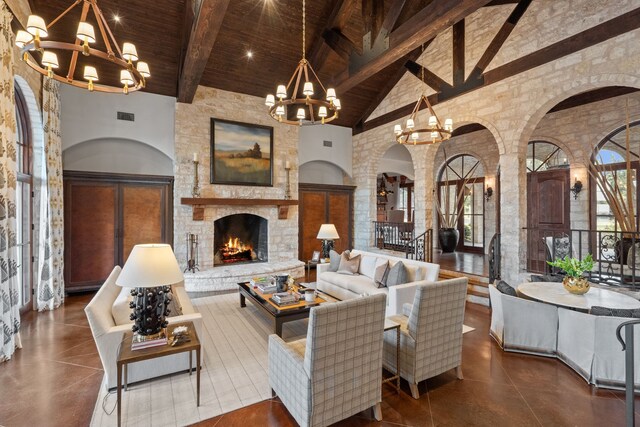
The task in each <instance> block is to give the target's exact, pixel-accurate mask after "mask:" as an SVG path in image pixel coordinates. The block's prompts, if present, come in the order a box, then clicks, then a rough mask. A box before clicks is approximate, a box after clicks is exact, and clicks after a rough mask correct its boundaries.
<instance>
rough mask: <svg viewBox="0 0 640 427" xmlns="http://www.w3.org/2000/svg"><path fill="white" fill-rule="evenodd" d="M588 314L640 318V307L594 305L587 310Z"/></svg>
mask: <svg viewBox="0 0 640 427" xmlns="http://www.w3.org/2000/svg"><path fill="white" fill-rule="evenodd" d="M589 314H593V315H594V316H612V317H633V318H640V308H636V309H630V308H608V307H601V306H598V305H594V306H593V307H591V309H590V310H589Z"/></svg>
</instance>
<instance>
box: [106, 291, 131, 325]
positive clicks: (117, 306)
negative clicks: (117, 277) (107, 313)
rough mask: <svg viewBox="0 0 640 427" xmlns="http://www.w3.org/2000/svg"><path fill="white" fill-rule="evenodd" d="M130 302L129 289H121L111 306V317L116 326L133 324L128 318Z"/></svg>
mask: <svg viewBox="0 0 640 427" xmlns="http://www.w3.org/2000/svg"><path fill="white" fill-rule="evenodd" d="M131 301H133V297H132V296H131V288H122V289H121V290H120V293H119V294H118V296H117V297H116V299H115V300H114V301H113V305H112V306H111V315H112V316H113V321H114V323H115V324H116V325H126V324H127V323H133V320H131V318H130V317H129V316H131V313H132V311H131V307H130V306H129V303H130V302H131Z"/></svg>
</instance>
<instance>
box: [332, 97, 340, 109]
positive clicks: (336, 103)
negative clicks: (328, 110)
mask: <svg viewBox="0 0 640 427" xmlns="http://www.w3.org/2000/svg"><path fill="white" fill-rule="evenodd" d="M333 106H334V107H336V110H340V109H341V108H342V104H341V103H340V100H339V99H338V98H336V99H334V100H333Z"/></svg>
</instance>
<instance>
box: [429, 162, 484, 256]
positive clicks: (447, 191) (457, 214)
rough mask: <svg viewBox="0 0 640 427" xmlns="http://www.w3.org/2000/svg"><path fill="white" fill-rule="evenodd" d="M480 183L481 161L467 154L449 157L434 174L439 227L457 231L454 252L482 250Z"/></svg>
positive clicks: (482, 192)
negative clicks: (439, 212)
mask: <svg viewBox="0 0 640 427" xmlns="http://www.w3.org/2000/svg"><path fill="white" fill-rule="evenodd" d="M484 182H485V171H484V167H483V165H482V163H481V162H480V160H478V159H477V158H476V157H474V156H472V155H469V154H461V155H458V156H455V157H452V158H450V159H449V160H448V161H447V162H446V163H445V165H444V167H443V168H442V170H441V171H440V174H439V176H438V202H439V206H440V211H441V215H439V227H440V228H456V229H457V230H458V232H459V234H460V238H459V239H458V245H457V247H456V250H457V251H460V252H477V253H483V252H484V246H485V232H484V230H485V227H484V225H485V224H484V217H485V215H484V203H485V189H484ZM443 221H444V222H445V223H443Z"/></svg>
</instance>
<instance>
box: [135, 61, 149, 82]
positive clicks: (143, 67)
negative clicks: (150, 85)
mask: <svg viewBox="0 0 640 427" xmlns="http://www.w3.org/2000/svg"><path fill="white" fill-rule="evenodd" d="M136 68H137V69H138V72H139V73H140V75H141V76H142V77H144V78H145V79H147V78H149V77H151V72H150V71H149V64H147V63H146V62H144V61H138V64H137V65H136Z"/></svg>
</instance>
